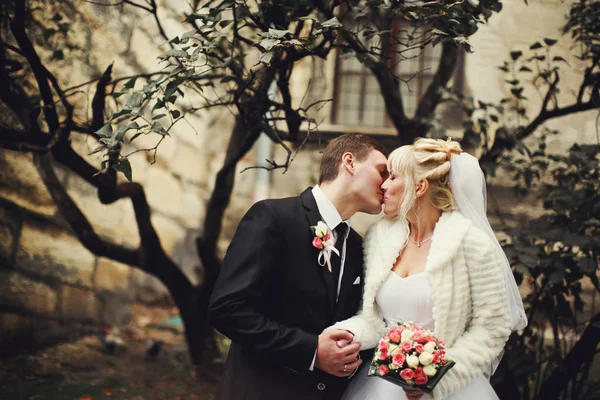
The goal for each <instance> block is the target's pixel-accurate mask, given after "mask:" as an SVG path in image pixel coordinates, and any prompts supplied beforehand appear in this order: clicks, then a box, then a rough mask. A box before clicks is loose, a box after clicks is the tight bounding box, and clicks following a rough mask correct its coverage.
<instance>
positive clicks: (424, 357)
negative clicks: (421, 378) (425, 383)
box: [419, 351, 433, 365]
mask: <svg viewBox="0 0 600 400" xmlns="http://www.w3.org/2000/svg"><path fill="white" fill-rule="evenodd" d="M419 361H421V364H423V365H429V364H431V362H432V361H433V354H431V353H428V352H426V351H424V352H422V353H421V355H420V356H419Z"/></svg>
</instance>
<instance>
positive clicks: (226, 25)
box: [219, 19, 233, 28]
mask: <svg viewBox="0 0 600 400" xmlns="http://www.w3.org/2000/svg"><path fill="white" fill-rule="evenodd" d="M232 22H233V20H231V19H224V20H223V21H221V22H219V26H220V27H221V28H226V27H228V26H229V24H231V23H232Z"/></svg>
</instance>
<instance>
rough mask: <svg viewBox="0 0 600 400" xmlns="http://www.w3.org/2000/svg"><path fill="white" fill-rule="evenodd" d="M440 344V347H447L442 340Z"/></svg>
mask: <svg viewBox="0 0 600 400" xmlns="http://www.w3.org/2000/svg"><path fill="white" fill-rule="evenodd" d="M438 346H440V349H445V348H446V345H445V344H444V342H442V341H441V340H440V341H439V342H438Z"/></svg>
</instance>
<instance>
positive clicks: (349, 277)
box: [209, 188, 364, 400]
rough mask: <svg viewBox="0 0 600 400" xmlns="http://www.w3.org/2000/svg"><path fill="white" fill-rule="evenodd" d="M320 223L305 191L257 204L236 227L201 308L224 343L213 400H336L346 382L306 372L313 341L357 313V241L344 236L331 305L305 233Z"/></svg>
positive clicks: (325, 276) (327, 279)
mask: <svg viewBox="0 0 600 400" xmlns="http://www.w3.org/2000/svg"><path fill="white" fill-rule="evenodd" d="M320 220H322V218H321V215H320V214H319V211H318V208H317V204H316V202H315V199H314V197H313V195H312V193H311V191H310V188H309V189H307V190H305V191H304V192H303V193H302V194H301V195H300V196H299V197H292V198H286V199H277V200H265V201H261V202H258V203H256V204H255V205H253V206H252V207H251V208H250V210H249V211H248V212H247V213H246V215H245V216H244V218H243V219H242V221H241V222H240V224H239V226H238V228H237V231H236V233H235V235H234V237H233V240H232V241H231V244H230V246H229V249H228V250H227V254H226V255H225V259H224V261H223V267H222V270H221V272H220V275H219V278H218V279H217V282H216V285H215V288H214V291H213V294H212V297H211V301H210V306H209V315H210V318H211V322H212V323H213V325H214V327H215V328H216V329H218V330H219V331H220V332H221V333H223V334H224V335H225V336H227V337H229V338H231V340H232V344H231V348H230V351H229V355H228V358H227V364H226V367H225V375H224V377H223V379H222V382H221V388H220V390H219V393H218V394H217V399H219V400H229V399H231V400H241V399H246V400H251V399H257V400H258V399H261V400H264V399H277V400H280V399H286V400H287V399H298V400H300V399H336V398H339V397H341V394H342V392H343V390H344V389H345V387H346V385H347V384H348V379H347V378H337V377H334V376H332V375H329V374H326V373H324V372H323V371H320V370H318V369H316V368H315V369H314V371H310V370H309V368H310V365H311V363H312V361H313V357H314V355H315V351H316V349H317V342H318V335H319V334H320V333H321V332H322V331H323V330H324V329H325V328H327V327H328V326H330V325H332V324H333V323H334V322H336V321H340V320H343V319H346V318H349V317H351V316H353V315H355V314H356V312H357V310H358V307H359V303H360V300H361V296H362V289H363V280H364V278H363V260H362V239H361V237H360V236H359V235H358V234H357V233H356V232H355V231H354V230H350V233H349V236H348V239H347V241H346V259H345V264H344V275H343V278H342V283H341V289H340V295H339V300H338V303H337V305H336V304H335V303H334V300H333V299H334V297H335V296H333V291H334V290H335V288H334V283H333V279H332V276H331V273H330V272H329V271H328V269H327V267H326V266H325V267H323V266H321V265H319V264H318V262H317V258H318V254H319V250H318V249H316V248H315V247H313V246H312V240H313V237H314V236H313V233H312V231H311V229H310V227H311V226H314V225H316V224H317V222H318V221H320ZM334 256H335V255H334ZM358 277H360V284H356V285H355V284H353V283H354V282H355V281H356V279H357V278H358Z"/></svg>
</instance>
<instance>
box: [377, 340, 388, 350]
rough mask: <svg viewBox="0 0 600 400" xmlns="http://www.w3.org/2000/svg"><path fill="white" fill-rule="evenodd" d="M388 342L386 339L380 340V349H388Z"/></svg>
mask: <svg viewBox="0 0 600 400" xmlns="http://www.w3.org/2000/svg"><path fill="white" fill-rule="evenodd" d="M387 348H388V346H387V343H386V342H385V340H381V341H380V342H379V351H387Z"/></svg>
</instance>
